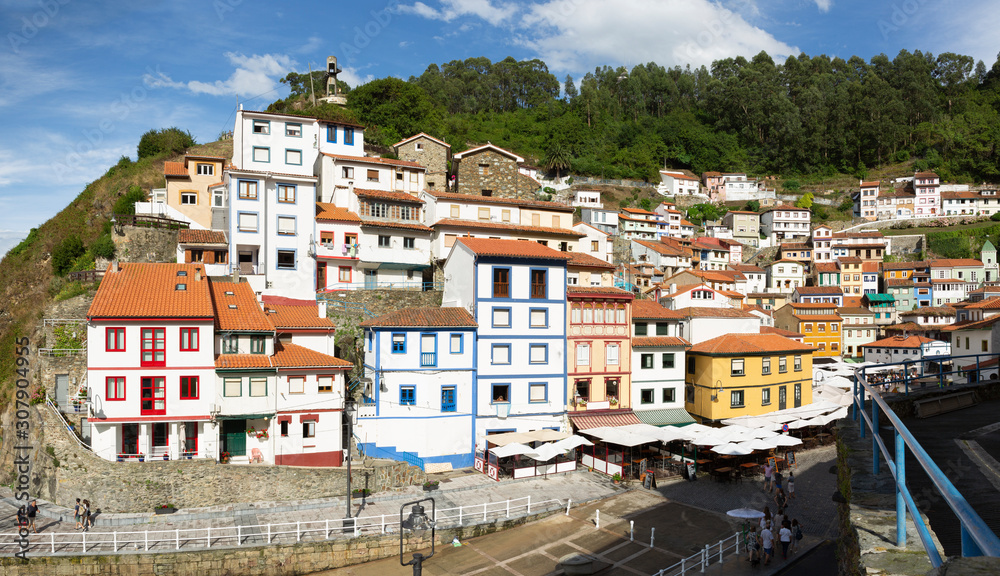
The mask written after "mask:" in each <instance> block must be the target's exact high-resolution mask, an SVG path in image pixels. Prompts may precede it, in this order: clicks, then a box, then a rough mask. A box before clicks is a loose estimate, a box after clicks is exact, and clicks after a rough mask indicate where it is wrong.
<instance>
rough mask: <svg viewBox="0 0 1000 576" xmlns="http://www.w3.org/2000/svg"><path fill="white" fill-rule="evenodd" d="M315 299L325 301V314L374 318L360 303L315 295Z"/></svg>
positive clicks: (324, 295)
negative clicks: (358, 315) (359, 315)
mask: <svg viewBox="0 0 1000 576" xmlns="http://www.w3.org/2000/svg"><path fill="white" fill-rule="evenodd" d="M316 298H317V299H319V300H324V301H326V306H327V308H326V309H327V312H328V313H329V312H335V313H337V314H361V315H362V316H365V317H366V318H374V317H375V314H373V313H372V312H371V311H370V310H368V307H367V306H365V305H364V304H362V303H360V302H347V301H345V300H340V299H337V298H331V297H330V296H329V295H327V294H317V295H316Z"/></svg>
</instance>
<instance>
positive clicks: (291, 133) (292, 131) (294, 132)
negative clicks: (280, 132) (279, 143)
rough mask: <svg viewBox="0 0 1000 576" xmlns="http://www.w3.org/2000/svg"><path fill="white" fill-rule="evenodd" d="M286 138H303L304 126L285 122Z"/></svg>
mask: <svg viewBox="0 0 1000 576" xmlns="http://www.w3.org/2000/svg"><path fill="white" fill-rule="evenodd" d="M285 136H287V137H289V138H302V124H298V123H295V122H285Z"/></svg>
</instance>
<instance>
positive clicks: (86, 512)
mask: <svg viewBox="0 0 1000 576" xmlns="http://www.w3.org/2000/svg"><path fill="white" fill-rule="evenodd" d="M90 525H91V521H90V500H84V501H83V531H84V532H89V531H90Z"/></svg>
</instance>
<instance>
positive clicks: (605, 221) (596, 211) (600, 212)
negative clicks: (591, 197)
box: [580, 208, 618, 236]
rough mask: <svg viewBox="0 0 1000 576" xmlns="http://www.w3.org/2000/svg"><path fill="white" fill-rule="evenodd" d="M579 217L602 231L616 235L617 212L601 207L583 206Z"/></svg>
mask: <svg viewBox="0 0 1000 576" xmlns="http://www.w3.org/2000/svg"><path fill="white" fill-rule="evenodd" d="M580 218H581V220H583V221H584V222H586V223H587V224H590V225H591V226H593V227H594V228H597V229H598V230H600V231H602V232H606V233H608V234H611V235H612V236H617V235H618V212H616V211H614V210H606V209H601V208H583V209H582V210H580Z"/></svg>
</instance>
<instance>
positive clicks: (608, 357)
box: [604, 344, 618, 366]
mask: <svg viewBox="0 0 1000 576" xmlns="http://www.w3.org/2000/svg"><path fill="white" fill-rule="evenodd" d="M604 356H605V357H604V363H605V364H607V365H609V366H617V365H618V345H617V344H608V345H607V347H606V348H605V349H604Z"/></svg>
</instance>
